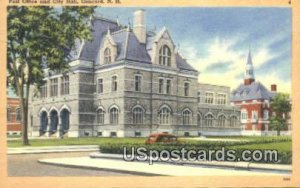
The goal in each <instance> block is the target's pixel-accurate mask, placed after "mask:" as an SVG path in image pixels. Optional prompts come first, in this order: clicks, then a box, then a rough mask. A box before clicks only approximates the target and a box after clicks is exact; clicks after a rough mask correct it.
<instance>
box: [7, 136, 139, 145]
mask: <svg viewBox="0 0 300 188" xmlns="http://www.w3.org/2000/svg"><path fill="white" fill-rule="evenodd" d="M144 142H145V138H99V137H89V138H65V139H32V140H30V141H29V143H30V146H32V147H39V146H65V145H100V144H109V143H120V144H121V143H141V144H142V143H144ZM7 146H8V147H23V145H22V141H21V140H9V141H7Z"/></svg>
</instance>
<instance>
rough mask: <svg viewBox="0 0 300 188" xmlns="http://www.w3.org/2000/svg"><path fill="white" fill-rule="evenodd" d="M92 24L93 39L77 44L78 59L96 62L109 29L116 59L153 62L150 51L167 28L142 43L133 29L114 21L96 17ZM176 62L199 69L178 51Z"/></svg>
mask: <svg viewBox="0 0 300 188" xmlns="http://www.w3.org/2000/svg"><path fill="white" fill-rule="evenodd" d="M91 26H92V37H93V40H92V41H84V43H83V44H81V45H80V44H77V45H76V46H77V47H76V48H77V50H79V51H78V53H80V54H79V57H77V58H78V59H81V60H88V61H94V62H97V58H98V57H99V56H98V55H99V54H98V53H99V49H100V47H101V44H102V41H103V39H104V37H105V36H106V35H107V31H108V29H109V30H110V35H111V37H112V39H113V42H114V43H116V44H117V51H118V54H117V58H116V60H131V61H138V62H141V63H151V58H150V55H149V52H151V50H152V45H153V44H154V42H155V41H156V39H157V37H159V36H158V35H161V33H162V32H163V31H165V30H166V28H163V29H162V30H161V31H160V32H159V33H157V34H156V35H147V39H146V44H141V43H139V41H138V39H137V38H136V36H135V34H134V33H133V32H132V31H131V30H128V29H127V28H124V27H122V26H118V24H117V23H116V22H114V21H111V20H107V19H104V18H96V19H94V20H93V22H92V25H91ZM72 54H73V53H72ZM74 59H76V58H74ZM176 63H177V67H178V68H179V69H183V70H190V71H197V70H195V69H194V68H193V67H192V66H191V65H189V64H188V63H187V62H186V60H184V59H183V58H182V57H181V56H180V55H179V54H178V53H177V54H176Z"/></svg>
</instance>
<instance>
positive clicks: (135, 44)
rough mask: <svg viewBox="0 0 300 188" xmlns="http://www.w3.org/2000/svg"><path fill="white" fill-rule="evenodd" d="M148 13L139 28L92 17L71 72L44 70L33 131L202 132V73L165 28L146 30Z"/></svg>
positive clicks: (34, 100) (138, 17)
mask: <svg viewBox="0 0 300 188" xmlns="http://www.w3.org/2000/svg"><path fill="white" fill-rule="evenodd" d="M144 16H145V11H144V10H138V11H136V12H135V13H134V24H133V27H132V28H130V27H129V26H127V27H124V26H122V25H119V24H118V22H114V21H112V20H108V19H105V18H95V19H93V21H92V22H93V23H92V24H91V26H92V30H93V33H92V35H93V40H92V41H79V40H78V41H76V47H75V48H74V50H73V51H72V52H71V54H70V56H71V57H72V59H73V60H72V61H71V62H70V63H69V64H70V71H69V72H67V73H53V72H51V71H49V70H47V69H45V74H46V78H45V85H44V86H42V87H41V89H40V91H38V92H35V89H33V91H32V92H31V94H32V96H31V103H30V113H29V115H30V118H29V119H30V125H29V128H30V130H31V135H32V136H57V137H61V136H68V137H81V136H104V137H114V136H116V137H135V136H136V137H139V136H148V135H149V134H150V133H152V132H169V133H173V134H176V135H179V136H183V135H185V136H197V135H199V133H201V132H199V131H200V130H199V124H200V123H198V120H199V114H201V115H205V113H206V111H205V110H203V112H202V111H201V113H199V106H198V103H197V100H198V95H197V93H198V90H199V84H198V74H199V73H198V71H197V70H195V69H194V68H193V67H192V66H190V65H189V64H188V63H187V62H186V60H185V59H184V58H182V57H181V55H180V54H179V53H178V52H177V51H176V50H175V44H174V42H173V40H172V38H171V35H170V33H169V31H168V30H167V29H166V28H162V29H161V30H160V31H159V32H157V33H154V32H150V31H147V30H146V24H145V17H144ZM227 102H228V101H226V103H227ZM224 111H226V110H224ZM207 112H210V110H209V109H208V111H207ZM202 113H203V114H202ZM213 113H214V112H213ZM225 116H226V117H227V118H229V112H227V111H226V112H225ZM216 117H217V116H216Z"/></svg>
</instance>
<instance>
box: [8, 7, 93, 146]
mask: <svg viewBox="0 0 300 188" xmlns="http://www.w3.org/2000/svg"><path fill="white" fill-rule="evenodd" d="M94 9H95V7H62V8H54V7H25V6H20V7H17V6H15V7H9V8H8V19H7V27H8V29H7V58H8V59H7V72H8V83H9V84H10V85H11V86H13V88H14V89H15V91H16V93H17V95H18V96H19V98H20V102H21V109H22V113H23V116H22V117H23V120H22V123H23V127H22V134H23V144H25V145H27V144H29V142H28V138H27V119H28V117H27V116H28V114H27V113H28V96H29V90H30V86H31V85H35V86H37V87H39V86H40V85H41V84H42V83H43V78H44V74H43V68H45V67H47V68H49V69H50V70H54V71H57V70H60V71H61V70H66V69H67V68H68V63H67V62H68V61H69V58H68V55H69V53H70V51H71V50H72V48H73V47H74V44H75V39H81V40H82V39H91V30H90V27H89V24H90V17H91V15H93V13H94Z"/></svg>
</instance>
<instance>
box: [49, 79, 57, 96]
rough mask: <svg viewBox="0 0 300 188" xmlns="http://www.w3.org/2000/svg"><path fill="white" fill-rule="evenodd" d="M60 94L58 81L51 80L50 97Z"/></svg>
mask: <svg viewBox="0 0 300 188" xmlns="http://www.w3.org/2000/svg"><path fill="white" fill-rule="evenodd" d="M57 94H58V80H57V78H53V79H51V80H50V96H51V97H55V96H57Z"/></svg>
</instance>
